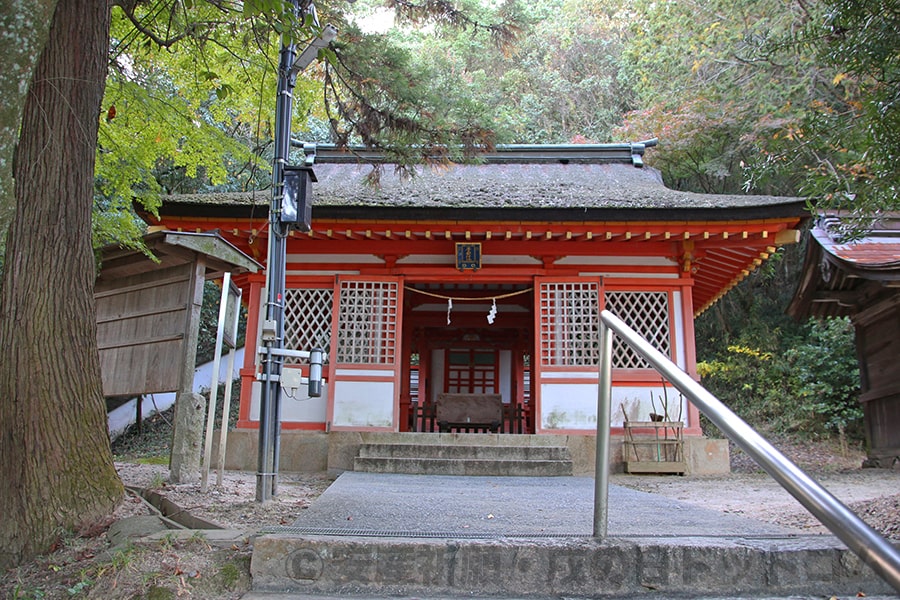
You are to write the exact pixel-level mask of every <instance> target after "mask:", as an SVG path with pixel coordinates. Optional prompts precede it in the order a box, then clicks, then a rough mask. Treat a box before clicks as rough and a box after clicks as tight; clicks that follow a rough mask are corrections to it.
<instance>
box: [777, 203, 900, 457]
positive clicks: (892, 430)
mask: <svg viewBox="0 0 900 600" xmlns="http://www.w3.org/2000/svg"><path fill="white" fill-rule="evenodd" d="M843 225H844V221H843V219H842V218H841V217H840V216H839V215H822V216H821V217H820V218H819V219H818V221H817V222H816V224H815V226H814V227H813V228H812V230H811V232H810V239H809V244H808V246H807V249H806V259H805V262H804V265H803V275H802V279H801V281H800V284H799V286H798V288H797V291H796V293H795V296H794V299H793V301H792V302H791V305H790V307H789V308H788V312H789V313H790V314H791V315H792V316H794V317H796V318H798V319H799V318H807V317H820V318H824V317H849V318H850V320H851V322H852V323H853V326H854V328H855V330H856V349H857V354H858V356H859V372H860V398H859V400H860V402H861V403H862V406H863V413H864V415H865V428H866V442H867V446H868V460H869V462H870V463H871V464H872V465H873V466H884V467H891V466H893V465H895V464H898V463H900V368H898V365H897V357H898V356H900V215H898V214H892V215H886V216H884V218H882V219H881V220H880V221H879V222H878V224H877V225H876V227H874V228H873V229H872V230H871V231H869V232H868V233H867V234H866V235H865V236H864V237H862V238H861V239H858V240H853V241H847V240H845V239H844V235H843V232H844V227H843Z"/></svg>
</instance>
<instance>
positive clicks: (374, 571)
mask: <svg viewBox="0 0 900 600" xmlns="http://www.w3.org/2000/svg"><path fill="white" fill-rule="evenodd" d="M250 571H251V575H252V577H253V592H252V593H251V594H249V595H247V596H245V598H268V596H267V595H266V594H267V593H281V594H285V593H289V594H290V595H289V596H286V597H290V598H303V597H305V596H303V594H309V595H310V596H313V595H336V596H339V597H342V598H352V597H353V595H354V594H356V595H359V596H363V597H385V596H391V597H410V596H414V597H417V598H439V597H440V598H444V597H446V596H453V597H461V596H467V597H472V596H474V597H488V596H489V597H503V598H524V597H528V598H548V597H553V598H559V597H563V596H569V597H579V598H598V597H604V598H606V597H628V598H636V597H647V598H671V597H678V598H716V597H727V598H735V597H741V598H744V597H752V598H776V597H786V596H790V597H792V598H797V597H798V595H802V596H801V597H803V598H813V597H816V598H821V597H829V596H835V595H838V594H840V595H847V596H857V595H860V596H862V595H863V593H862V592H864V595H865V596H867V597H873V596H874V595H876V594H878V595H886V596H889V595H890V594H891V589H890V586H889V585H887V584H886V583H885V582H883V581H881V580H880V579H879V578H878V577H877V576H875V574H874V573H873V572H872V570H871V569H870V568H869V567H867V566H865V565H864V564H862V562H861V561H860V560H859V558H857V557H856V556H854V555H853V554H852V553H851V552H850V551H849V550H847V549H846V547H845V546H843V544H841V543H840V542H839V541H838V540H836V539H835V538H832V537H829V536H799V538H798V537H797V536H788V537H772V536H763V537H746V536H745V537H740V538H723V537H708V538H704V537H691V538H640V537H637V538H619V539H616V538H611V539H608V540H606V541H598V540H593V539H590V538H552V537H551V538H547V539H514V538H505V539H465V538H457V539H453V538H443V539H441V538H440V537H438V536H435V537H434V538H422V539H402V538H400V537H396V536H394V537H366V536H365V533H364V532H362V536H353V535H347V536H338V537H332V536H328V535H316V534H315V533H304V534H302V535H298V534H294V533H293V532H291V531H290V529H289V528H282V531H272V532H270V533H268V534H263V535H260V536H259V537H257V538H256V539H255V541H254V545H253V559H252V561H251V566H250ZM255 594H259V595H258V596H256V595H255ZM274 597H276V598H277V597H278V596H274Z"/></svg>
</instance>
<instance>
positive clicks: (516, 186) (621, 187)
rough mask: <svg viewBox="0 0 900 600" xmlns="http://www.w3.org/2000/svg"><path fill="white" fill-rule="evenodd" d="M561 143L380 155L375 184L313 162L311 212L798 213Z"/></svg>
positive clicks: (228, 211) (786, 200) (220, 197)
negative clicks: (679, 185) (401, 167)
mask: <svg viewBox="0 0 900 600" xmlns="http://www.w3.org/2000/svg"><path fill="white" fill-rule="evenodd" d="M555 148H556V147H553V146H549V147H546V152H545V153H544V154H543V155H542V156H541V158H542V160H536V159H533V158H528V159H524V160H521V161H519V162H514V163H510V162H503V161H494V162H486V163H484V164H474V165H473V164H450V165H439V166H436V167H430V166H424V167H420V168H419V169H418V170H417V171H416V173H415V174H414V175H413V176H412V177H409V176H406V177H404V176H401V175H400V174H399V173H398V171H397V170H396V169H395V168H394V166H393V165H390V164H388V165H381V167H380V169H381V173H380V178H379V182H378V184H375V185H373V184H371V183H370V182H369V180H370V178H371V174H372V170H373V166H372V165H370V164H359V163H347V162H340V163H324V164H316V165H315V166H314V167H313V169H314V172H315V175H316V178H317V180H318V181H317V183H315V184H314V186H313V194H314V197H313V218H314V219H315V218H341V217H360V216H366V217H368V218H372V217H375V218H378V216H380V215H381V214H383V215H384V216H385V217H390V218H416V219H421V218H428V217H441V216H447V215H445V214H444V213H447V212H448V211H452V214H453V216H454V217H456V218H467V219H474V220H495V219H498V218H500V219H502V218H506V219H510V218H514V219H523V220H529V219H532V218H533V219H546V218H554V219H566V220H568V219H576V220H586V219H596V218H603V219H609V218H616V217H617V216H621V217H622V218H635V215H634V214H633V213H635V212H639V213H645V212H648V211H649V212H650V213H652V214H651V215H647V214H642V215H641V216H640V218H644V219H647V218H650V219H653V218H654V215H655V216H657V217H658V218H660V219H663V218H665V219H670V218H704V219H713V220H715V219H717V218H729V219H734V218H759V215H760V211H761V210H762V211H763V212H765V214H766V216H770V217H777V216H785V215H787V214H790V215H797V214H798V211H800V210H802V201H801V200H800V199H798V198H794V197H783V196H759V195H753V196H751V195H722V194H697V193H691V192H681V191H676V190H672V189H669V188H667V187H666V186H665V185H664V184H663V181H662V177H661V176H660V174H659V172H658V171H656V170H655V169H652V168H649V167H645V168H638V167H636V166H633V164H632V163H631V161H630V160H628V161H627V163H626V162H624V161H622V162H619V163H611V162H609V160H610V159H609V157H608V156H604V155H603V153H602V152H597V156H596V158H595V159H594V160H590V159H580V160H576V161H573V160H569V159H558V160H555V161H553V160H548V157H549V158H550V159H552V157H553V156H554V151H555ZM324 160H327V157H326V158H325V159H324ZM163 201H164V205H165V207H166V208H164V211H163V212H165V213H167V214H176V213H177V214H185V212H183V211H187V212H196V211H199V212H202V213H205V214H210V213H215V214H217V215H219V216H234V217H238V216H242V215H244V214H246V213H247V212H248V211H251V210H252V213H253V215H254V216H257V217H258V216H260V215H261V214H265V211H266V210H267V207H268V204H269V201H270V192H268V191H256V192H246V193H218V194H216V193H213V194H192V195H180V196H166V197H164V198H163ZM251 207H252V208H251ZM723 209H725V210H726V211H727V213H728V214H727V216H726V215H724V214H723V213H722V212H721V211H722V210H723ZM498 211H502V215H501V213H499V212H498ZM734 211H737V212H738V213H747V214H735V213H734ZM675 213H677V214H675ZM686 213H688V214H686ZM692 213H697V214H696V215H693V214H692ZM700 213H702V214H700Z"/></svg>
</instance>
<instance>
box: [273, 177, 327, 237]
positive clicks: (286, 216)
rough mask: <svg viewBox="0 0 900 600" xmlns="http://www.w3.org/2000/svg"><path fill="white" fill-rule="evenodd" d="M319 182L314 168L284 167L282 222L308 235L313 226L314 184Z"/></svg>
mask: <svg viewBox="0 0 900 600" xmlns="http://www.w3.org/2000/svg"><path fill="white" fill-rule="evenodd" d="M315 181H318V179H316V174H315V172H313V170H312V167H307V166H302V167H299V166H295V165H285V166H284V196H283V197H282V199H281V222H282V223H286V224H289V225H290V226H291V227H293V228H294V229H296V230H298V231H302V232H304V233H306V232H307V231H309V230H310V228H311V224H312V184H313V182H315Z"/></svg>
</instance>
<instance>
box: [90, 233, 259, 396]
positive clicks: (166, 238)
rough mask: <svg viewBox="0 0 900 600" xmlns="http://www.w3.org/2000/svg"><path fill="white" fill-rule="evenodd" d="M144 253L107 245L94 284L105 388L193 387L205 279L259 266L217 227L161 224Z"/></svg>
mask: <svg viewBox="0 0 900 600" xmlns="http://www.w3.org/2000/svg"><path fill="white" fill-rule="evenodd" d="M144 244H145V245H146V247H147V248H148V249H149V250H150V251H151V252H152V254H153V256H154V257H155V260H154V259H151V258H150V257H148V256H147V255H146V254H145V253H144V252H142V251H140V250H137V249H132V248H122V247H120V246H108V247H106V248H104V249H103V250H102V251H101V266H100V272H99V276H98V278H97V282H96V284H95V287H94V299H95V303H96V307H97V343H98V346H99V349H100V366H101V370H102V375H103V394H104V395H105V396H107V397H110V396H138V395H142V394H152V393H161V392H182V391H187V392H190V391H191V384H192V379H193V373H194V355H195V352H196V349H197V337H198V334H199V326H200V320H199V319H200V308H201V306H202V304H203V283H204V281H206V280H207V279H210V280H215V279H221V278H222V276H223V275H224V274H225V273H226V272H231V273H235V274H239V273H256V272H257V271H258V270H261V269H262V266H261V265H260V264H259V263H257V262H256V261H254V260H253V259H252V258H250V257H249V256H247V255H246V254H244V253H243V252H241V251H240V250H238V249H237V248H236V247H235V246H233V245H232V244H231V243H230V242H228V241H226V240H225V239H223V238H222V237H221V236H220V235H219V233H218V232H207V233H177V232H172V231H159V232H156V233H152V234H149V235H147V236H145V237H144Z"/></svg>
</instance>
